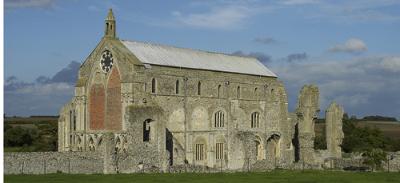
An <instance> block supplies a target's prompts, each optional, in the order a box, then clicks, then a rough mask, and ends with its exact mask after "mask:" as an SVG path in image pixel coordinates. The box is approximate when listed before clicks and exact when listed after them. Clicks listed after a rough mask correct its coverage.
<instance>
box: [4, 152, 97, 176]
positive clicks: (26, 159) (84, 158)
mask: <svg viewBox="0 0 400 183" xmlns="http://www.w3.org/2000/svg"><path fill="white" fill-rule="evenodd" d="M57 172H59V173H60V172H62V173H71V174H93V173H103V158H102V157H101V155H100V154H99V153H94V152H12V153H9V152H5V153H4V174H48V173H57Z"/></svg>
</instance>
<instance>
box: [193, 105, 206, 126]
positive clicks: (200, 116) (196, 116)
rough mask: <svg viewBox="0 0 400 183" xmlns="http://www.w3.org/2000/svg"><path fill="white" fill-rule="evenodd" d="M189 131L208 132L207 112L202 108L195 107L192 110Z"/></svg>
mask: <svg viewBox="0 0 400 183" xmlns="http://www.w3.org/2000/svg"><path fill="white" fill-rule="evenodd" d="M190 129H192V130H208V129H210V122H209V116H208V110H207V109H206V108H205V107H203V106H197V107H195V108H194V109H193V112H192V116H191V122H190Z"/></svg>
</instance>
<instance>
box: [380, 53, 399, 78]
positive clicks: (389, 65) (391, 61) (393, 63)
mask: <svg viewBox="0 0 400 183" xmlns="http://www.w3.org/2000/svg"><path fill="white" fill-rule="evenodd" d="M381 67H382V68H384V69H386V70H388V71H392V72H400V57H389V58H385V59H384V60H383V61H382V62H381ZM399 77H400V76H399Z"/></svg>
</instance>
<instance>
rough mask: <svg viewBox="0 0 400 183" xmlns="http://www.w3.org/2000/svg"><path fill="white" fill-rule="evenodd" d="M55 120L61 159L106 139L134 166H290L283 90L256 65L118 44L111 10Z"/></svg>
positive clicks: (225, 57) (130, 43) (222, 56)
mask: <svg viewBox="0 0 400 183" xmlns="http://www.w3.org/2000/svg"><path fill="white" fill-rule="evenodd" d="M60 116H61V117H60V120H59V146H58V147H59V151H97V150H99V149H101V148H102V146H104V145H105V144H106V143H104V137H105V135H106V134H108V133H111V134H113V138H112V139H113V140H112V141H113V143H112V146H113V148H112V149H115V150H116V151H117V152H118V153H119V152H127V153H131V154H132V155H133V156H134V159H135V160H136V161H137V162H135V163H134V164H139V163H140V162H142V161H145V162H146V163H149V164H152V165H154V166H157V167H165V166H167V165H180V164H184V163H185V162H186V163H189V164H193V165H203V166H208V167H219V166H223V168H224V169H241V168H243V166H245V165H247V163H246V162H247V161H250V162H252V163H253V162H255V161H257V160H271V162H274V161H275V160H278V162H275V163H279V164H280V163H291V162H293V161H294V160H293V157H294V156H293V154H294V153H293V147H292V145H291V144H292V143H291V142H292V133H293V132H292V130H291V129H292V126H291V124H290V123H289V122H288V120H287V99H286V93H285V90H284V87H283V85H282V83H281V82H280V81H278V79H277V76H276V75H275V74H274V73H273V72H271V71H270V70H269V69H268V68H266V67H265V66H264V65H263V64H261V63H260V61H258V60H257V59H255V58H250V57H239V56H232V55H226V54H221V53H213V52H205V51H199V50H193V49H186V48H177V47H172V46H164V45H158V44H151V43H143V42H137V41H127V40H121V39H119V38H118V37H117V36H116V21H115V18H114V16H113V13H112V11H110V12H109V14H108V16H107V18H106V21H105V35H104V37H103V39H102V40H101V41H100V43H99V44H98V46H97V47H96V48H95V49H94V50H93V52H92V53H91V54H90V55H89V57H88V58H87V59H86V60H85V61H84V62H83V64H82V66H81V68H80V70H79V79H78V81H77V84H76V87H75V96H74V98H73V99H72V100H71V102H70V103H68V104H67V105H66V106H65V107H64V108H63V109H62V111H61V114H60Z"/></svg>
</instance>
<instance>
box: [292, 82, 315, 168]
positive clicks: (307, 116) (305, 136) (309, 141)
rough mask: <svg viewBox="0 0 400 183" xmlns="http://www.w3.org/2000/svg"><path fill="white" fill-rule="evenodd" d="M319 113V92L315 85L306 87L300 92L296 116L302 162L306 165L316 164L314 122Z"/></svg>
mask: <svg viewBox="0 0 400 183" xmlns="http://www.w3.org/2000/svg"><path fill="white" fill-rule="evenodd" d="M318 112H319V90H318V87H317V86H315V85H305V86H303V88H302V89H301V91H300V95H299V97H298V101H297V108H296V115H297V125H298V128H299V130H298V140H299V146H300V147H299V148H300V155H299V158H300V160H302V161H303V163H306V164H314V159H315V158H314V138H315V132H314V123H315V122H314V120H315V119H316V118H317V117H318Z"/></svg>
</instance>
